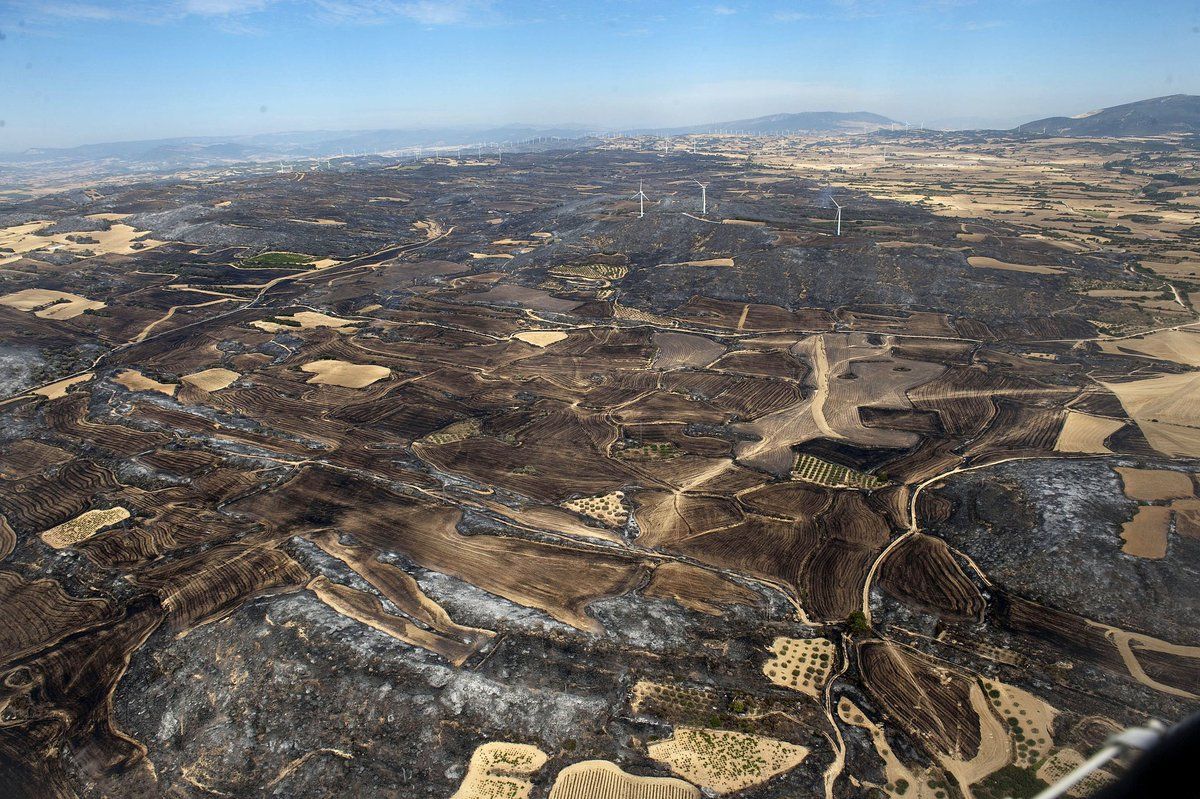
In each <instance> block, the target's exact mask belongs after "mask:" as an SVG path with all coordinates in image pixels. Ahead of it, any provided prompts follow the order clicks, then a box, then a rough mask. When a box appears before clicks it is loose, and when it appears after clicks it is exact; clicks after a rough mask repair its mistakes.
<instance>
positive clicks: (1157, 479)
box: [1116, 466, 1193, 502]
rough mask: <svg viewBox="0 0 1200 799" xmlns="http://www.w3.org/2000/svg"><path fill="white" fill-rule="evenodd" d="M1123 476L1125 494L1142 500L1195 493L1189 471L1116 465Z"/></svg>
mask: <svg viewBox="0 0 1200 799" xmlns="http://www.w3.org/2000/svg"><path fill="white" fill-rule="evenodd" d="M1116 470H1117V474H1119V475H1120V476H1121V485H1122V486H1124V488H1125V496H1127V497H1129V498H1130V499H1134V500H1138V501H1141V502H1154V501H1157V500H1167V499H1182V498H1184V497H1190V496H1192V494H1193V486H1192V478H1191V475H1189V474H1188V473H1187V472H1172V471H1168V470H1166V469H1134V468H1132V467H1129V466H1118V467H1116Z"/></svg>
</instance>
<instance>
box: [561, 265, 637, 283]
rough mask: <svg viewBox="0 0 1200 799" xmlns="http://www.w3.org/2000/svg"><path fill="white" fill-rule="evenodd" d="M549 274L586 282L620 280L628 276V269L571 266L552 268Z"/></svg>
mask: <svg viewBox="0 0 1200 799" xmlns="http://www.w3.org/2000/svg"><path fill="white" fill-rule="evenodd" d="M550 274H552V275H558V276H559V277H581V278H585V279H587V280H620V279H621V278H623V277H625V275H627V274H629V269H628V267H624V266H620V265H617V264H571V265H564V266H552V267H550Z"/></svg>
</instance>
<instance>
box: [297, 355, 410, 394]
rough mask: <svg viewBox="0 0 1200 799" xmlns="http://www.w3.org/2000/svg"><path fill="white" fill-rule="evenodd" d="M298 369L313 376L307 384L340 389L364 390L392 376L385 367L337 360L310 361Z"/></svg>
mask: <svg viewBox="0 0 1200 799" xmlns="http://www.w3.org/2000/svg"><path fill="white" fill-rule="evenodd" d="M300 368H301V369H303V370H304V371H306V372H310V373H312V375H313V376H312V377H310V378H309V379H308V381H307V382H309V383H313V384H315V385H329V386H341V387H342V388H366V387H367V386H369V385H371V384H372V383H374V382H375V381H377V380H383V379H384V378H385V377H389V376H390V375H391V374H392V371H391V370H390V369H388V368H387V367H386V366H376V365H374V364H369V363H350V362H349V361H338V360H321V361H312V362H310V363H306V364H304V365H303V366H301V367H300Z"/></svg>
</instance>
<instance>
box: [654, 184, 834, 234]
mask: <svg viewBox="0 0 1200 799" xmlns="http://www.w3.org/2000/svg"><path fill="white" fill-rule="evenodd" d="M692 183H695V184H696V185H697V186H699V187H700V216H708V186H709V184H707V183H701V182H700V181H698V180H696V179H695V178H692ZM631 199H634V200H637V201H638V219H641V218H642V217H644V216H645V215H646V200H648V199H650V198H649V197H647V196H646V192H645V191H643V189H642V181H640V180H639V181H638V190H637V194H635V195H633V197H632V198H631ZM829 201H830V202H831V203H833V205H834V207H835V208H836V209H837V233H836V234H835V235H838V236H840V235H842V204H841V203H839V202H838V201H837V200H835V199H833V197H830V198H829Z"/></svg>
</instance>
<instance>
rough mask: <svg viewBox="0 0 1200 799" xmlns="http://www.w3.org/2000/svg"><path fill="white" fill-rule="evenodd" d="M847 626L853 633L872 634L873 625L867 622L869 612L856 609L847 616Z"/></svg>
mask: <svg viewBox="0 0 1200 799" xmlns="http://www.w3.org/2000/svg"><path fill="white" fill-rule="evenodd" d="M846 626H847V627H848V628H849V629H850V634H851V635H870V633H871V625H870V624H869V623H867V614H865V613H863V612H862V611H861V610H856V611H854V612H853V613H851V614H850V615H849V616H847V617H846Z"/></svg>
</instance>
